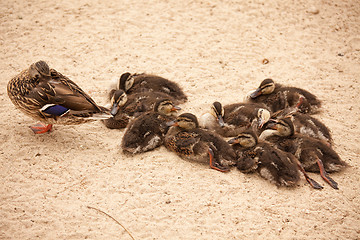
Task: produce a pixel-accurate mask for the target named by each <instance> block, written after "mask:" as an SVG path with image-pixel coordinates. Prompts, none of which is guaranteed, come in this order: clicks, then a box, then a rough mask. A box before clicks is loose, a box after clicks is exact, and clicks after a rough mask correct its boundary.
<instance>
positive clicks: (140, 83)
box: [119, 72, 187, 103]
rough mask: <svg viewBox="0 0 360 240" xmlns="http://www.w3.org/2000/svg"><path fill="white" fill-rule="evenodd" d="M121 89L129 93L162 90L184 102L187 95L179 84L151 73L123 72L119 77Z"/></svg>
mask: <svg viewBox="0 0 360 240" xmlns="http://www.w3.org/2000/svg"><path fill="white" fill-rule="evenodd" d="M119 89H122V90H124V91H125V92H126V93H127V94H129V95H130V94H134V93H140V92H162V93H165V94H168V95H169V96H171V97H172V98H174V99H176V100H178V101H179V102H181V103H183V102H186V101H187V96H186V95H185V93H184V92H183V90H182V89H181V88H180V86H179V85H178V84H176V83H175V82H172V81H170V80H168V79H166V78H163V77H160V76H156V75H151V74H145V73H141V74H137V73H135V74H130V73H128V72H126V73H123V74H122V75H121V76H120V79H119Z"/></svg>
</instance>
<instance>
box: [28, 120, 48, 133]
mask: <svg viewBox="0 0 360 240" xmlns="http://www.w3.org/2000/svg"><path fill="white" fill-rule="evenodd" d="M30 129H31V130H32V131H33V132H34V133H35V134H42V133H46V132H50V131H51V129H52V124H47V125H46V124H43V123H41V122H39V123H36V124H35V125H32V126H30Z"/></svg>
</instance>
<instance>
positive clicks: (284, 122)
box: [265, 117, 295, 137]
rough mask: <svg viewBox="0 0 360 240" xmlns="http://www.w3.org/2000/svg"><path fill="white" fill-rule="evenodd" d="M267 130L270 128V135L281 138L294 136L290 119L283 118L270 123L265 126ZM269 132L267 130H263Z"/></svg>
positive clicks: (293, 128)
mask: <svg viewBox="0 0 360 240" xmlns="http://www.w3.org/2000/svg"><path fill="white" fill-rule="evenodd" d="M267 128H270V131H271V130H275V131H272V134H271V135H278V136H282V137H287V136H292V135H294V134H295V127H294V123H293V121H292V117H284V118H281V119H279V120H277V121H271V122H269V124H268V125H267ZM265 131H269V130H265Z"/></svg>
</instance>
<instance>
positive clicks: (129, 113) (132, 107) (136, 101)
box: [104, 89, 178, 129]
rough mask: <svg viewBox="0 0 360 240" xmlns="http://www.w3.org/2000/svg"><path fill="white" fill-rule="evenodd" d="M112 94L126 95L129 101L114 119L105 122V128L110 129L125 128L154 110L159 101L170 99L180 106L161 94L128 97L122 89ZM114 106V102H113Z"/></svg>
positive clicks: (148, 93) (137, 94)
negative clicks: (135, 118) (137, 118)
mask: <svg viewBox="0 0 360 240" xmlns="http://www.w3.org/2000/svg"><path fill="white" fill-rule="evenodd" d="M111 93H112V95H114V94H115V93H118V94H119V95H126V97H127V101H126V102H125V103H124V104H123V105H122V106H119V110H118V111H117V113H116V114H115V115H114V116H113V117H111V118H109V119H107V120H104V124H105V126H106V127H108V128H110V129H121V128H125V127H126V126H127V125H128V123H129V122H130V120H131V119H133V118H134V117H138V116H140V115H141V114H143V113H145V112H148V111H151V110H153V108H154V105H155V103H156V102H157V101H159V100H164V99H168V100H170V101H171V102H173V103H174V104H178V101H177V100H176V99H174V98H172V97H171V96H169V95H167V94H164V93H161V92H141V93H134V94H131V95H127V94H126V93H125V92H124V91H123V90H121V89H120V90H116V91H111ZM112 95H110V100H111V99H112ZM112 100H113V101H114V99H112ZM112 104H114V102H112Z"/></svg>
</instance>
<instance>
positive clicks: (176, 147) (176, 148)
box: [165, 113, 236, 171]
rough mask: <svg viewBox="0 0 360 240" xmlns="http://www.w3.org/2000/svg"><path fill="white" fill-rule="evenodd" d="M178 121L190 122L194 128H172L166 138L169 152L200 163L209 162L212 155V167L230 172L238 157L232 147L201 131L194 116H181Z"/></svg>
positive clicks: (187, 114) (215, 136)
mask: <svg viewBox="0 0 360 240" xmlns="http://www.w3.org/2000/svg"><path fill="white" fill-rule="evenodd" d="M184 119H185V120H184ZM176 121H177V122H182V121H185V122H190V123H191V124H193V127H191V128H188V129H185V128H183V127H180V126H173V127H171V128H170V129H169V131H168V133H167V134H166V136H165V146H166V147H167V148H168V149H169V150H171V151H173V152H175V153H177V154H178V155H180V156H181V157H183V158H186V159H189V160H192V161H200V162H204V161H208V159H209V156H210V155H212V156H213V162H212V161H211V159H210V166H211V167H212V168H215V169H217V170H220V171H228V170H229V168H230V166H232V165H234V163H235V157H236V155H235V152H234V150H233V149H232V148H231V146H230V145H229V144H228V143H227V142H226V141H224V140H223V139H222V138H221V137H220V136H219V135H217V134H216V133H214V132H210V131H206V130H204V129H200V128H199V127H198V122H197V118H196V117H195V116H194V115H193V114H190V113H185V114H181V115H180V116H178V117H177V120H176Z"/></svg>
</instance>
